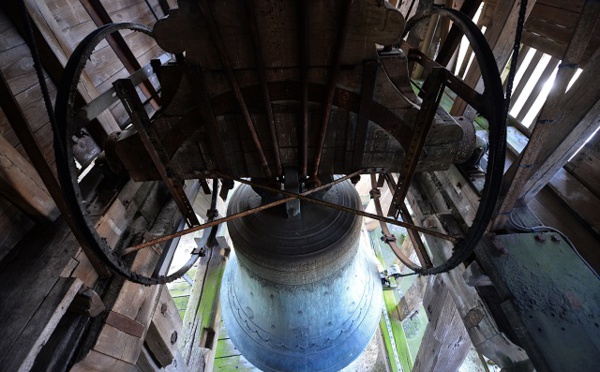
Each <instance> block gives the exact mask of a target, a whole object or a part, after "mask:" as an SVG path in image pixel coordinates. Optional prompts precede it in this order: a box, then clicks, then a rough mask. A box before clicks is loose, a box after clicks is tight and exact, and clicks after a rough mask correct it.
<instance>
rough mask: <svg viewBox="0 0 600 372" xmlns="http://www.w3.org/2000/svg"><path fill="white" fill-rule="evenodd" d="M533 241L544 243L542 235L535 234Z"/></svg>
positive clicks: (544, 238) (544, 239)
mask: <svg viewBox="0 0 600 372" xmlns="http://www.w3.org/2000/svg"><path fill="white" fill-rule="evenodd" d="M535 240H537V241H538V242H545V241H546V237H545V236H544V234H535Z"/></svg>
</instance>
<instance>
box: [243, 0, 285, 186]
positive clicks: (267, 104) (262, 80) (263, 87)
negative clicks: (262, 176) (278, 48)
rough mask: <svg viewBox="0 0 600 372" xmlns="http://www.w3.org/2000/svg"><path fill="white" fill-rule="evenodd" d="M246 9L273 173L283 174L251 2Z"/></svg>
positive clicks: (250, 0) (248, 2)
mask: <svg viewBox="0 0 600 372" xmlns="http://www.w3.org/2000/svg"><path fill="white" fill-rule="evenodd" d="M246 5H247V7H248V15H249V17H250V22H249V23H250V34H251V35H252V43H253V46H254V58H255V60H256V70H257V71H258V80H259V82H260V89H261V91H262V95H263V101H264V105H265V110H266V114H267V123H268V124H269V132H270V135H271V147H273V157H274V158H275V172H276V173H277V174H278V175H282V174H283V169H282V167H281V156H280V155H279V142H278V141H277V130H276V129H275V119H274V118H273V107H271V97H270V94H269V88H268V86H267V75H266V72H265V61H264V58H263V53H262V48H261V44H260V38H259V35H258V25H257V20H256V9H254V2H253V0H246Z"/></svg>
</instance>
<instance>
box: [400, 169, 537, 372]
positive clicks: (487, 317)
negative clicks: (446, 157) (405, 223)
mask: <svg viewBox="0 0 600 372" xmlns="http://www.w3.org/2000/svg"><path fill="white" fill-rule="evenodd" d="M451 170H453V171H452V172H451V173H454V175H453V176H452V177H453V178H454V179H456V180H459V181H458V183H460V185H461V186H462V185H465V186H464V189H462V192H464V193H466V194H472V195H471V196H470V197H467V199H463V200H465V201H467V200H473V201H476V200H477V194H476V192H475V191H474V190H472V189H470V188H469V187H470V186H469V184H468V182H467V181H466V180H465V179H464V178H462V176H461V175H460V173H459V172H458V171H457V170H456V169H455V167H451ZM420 183H421V185H422V186H421V187H422V188H415V189H414V190H413V192H412V193H411V194H409V198H408V200H409V203H410V205H411V208H412V209H413V211H414V212H415V213H416V216H415V218H416V219H417V220H420V221H424V223H425V224H426V225H428V226H430V227H435V228H437V229H438V230H440V231H444V230H445V228H444V225H443V224H442V223H441V221H440V219H439V218H438V216H436V214H435V213H436V210H440V211H442V213H444V212H445V211H446V210H447V208H448V207H449V206H451V208H453V209H454V210H459V208H457V206H454V202H455V201H458V200H459V199H458V198H457V197H456V196H454V197H452V198H450V197H449V196H448V195H449V194H458V192H457V190H456V189H455V186H453V185H456V186H458V185H457V183H456V181H454V182H452V184H448V181H447V179H446V180H444V179H443V178H442V179H440V178H437V177H436V174H435V173H434V174H430V175H427V174H423V175H422V177H421V179H420ZM428 184H429V185H430V186H428ZM438 184H441V185H442V187H441V188H440V187H439V186H438ZM420 190H423V191H420ZM427 190H433V191H435V190H443V191H444V193H442V195H440V196H441V198H440V196H438V197H436V196H435V195H431V194H427ZM424 191H425V195H427V196H424V195H423V194H422V193H423V192H424ZM435 192H439V191H435ZM429 193H431V191H429ZM444 194H445V195H444ZM429 201H431V202H429ZM469 203H472V201H469ZM428 204H429V205H428ZM477 204H478V202H475V203H474V204H473V205H472V206H471V208H476V206H477ZM423 211H425V213H427V212H429V213H433V214H429V215H427V214H424V213H423ZM427 238H428V239H427V242H428V244H429V248H430V250H431V251H432V253H434V254H433V257H432V258H433V261H434V264H435V263H436V262H438V261H437V260H444V259H447V257H449V256H448V255H449V254H450V253H451V252H452V245H451V244H447V242H443V241H441V240H439V239H437V238H433V237H427ZM464 270H465V268H464V267H463V266H462V265H460V266H458V267H457V268H455V269H454V270H452V271H450V272H448V273H444V274H441V275H439V276H438V277H439V278H440V280H442V281H443V282H444V283H446V285H447V287H448V289H449V293H450V295H451V296H452V299H453V300H454V304H455V306H456V308H457V310H458V312H459V314H460V316H461V318H462V320H463V323H464V325H465V327H466V329H467V332H468V334H469V337H470V338H471V341H472V343H473V346H474V347H475V349H477V350H478V351H479V352H481V353H482V354H483V355H485V356H486V357H487V358H489V359H491V360H493V361H494V362H495V363H497V364H498V365H499V366H501V367H502V368H504V367H509V366H514V365H517V364H521V363H526V362H527V360H528V357H527V354H526V353H525V352H524V351H523V350H522V349H520V348H518V347H517V346H516V345H514V344H513V343H511V342H510V341H509V340H508V339H507V338H506V336H505V335H504V334H503V333H501V332H500V331H499V329H498V326H497V325H496V323H495V321H494V319H493V317H492V316H491V314H490V311H489V310H488V309H487V307H486V305H485V304H484V303H483V301H482V300H481V298H480V297H479V295H478V293H477V291H476V289H475V288H473V287H471V286H469V285H467V283H465V280H464V278H463V272H464ZM474 312H475V313H477V314H478V316H477V321H476V322H472V319H473V317H472V316H470V315H469V314H471V315H472V314H473V313H474Z"/></svg>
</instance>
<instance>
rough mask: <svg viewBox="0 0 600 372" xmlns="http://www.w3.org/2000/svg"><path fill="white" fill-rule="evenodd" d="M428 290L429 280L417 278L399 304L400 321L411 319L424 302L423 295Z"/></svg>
mask: <svg viewBox="0 0 600 372" xmlns="http://www.w3.org/2000/svg"><path fill="white" fill-rule="evenodd" d="M426 288H427V279H426V278H425V277H423V276H419V277H417V279H416V280H415V282H414V283H413V284H412V285H411V286H410V288H408V290H407V291H406V293H404V296H402V298H401V299H400V302H399V303H398V314H399V315H400V320H404V319H406V318H409V317H411V316H412V315H414V313H415V312H416V311H417V310H418V309H419V307H420V306H421V304H422V302H423V295H424V294H425V289H426Z"/></svg>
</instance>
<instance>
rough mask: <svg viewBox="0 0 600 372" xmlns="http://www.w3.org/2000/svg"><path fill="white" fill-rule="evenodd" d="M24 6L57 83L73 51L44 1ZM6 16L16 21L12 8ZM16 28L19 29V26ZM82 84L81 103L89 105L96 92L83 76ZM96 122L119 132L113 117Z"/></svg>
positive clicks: (33, 0)
mask: <svg viewBox="0 0 600 372" xmlns="http://www.w3.org/2000/svg"><path fill="white" fill-rule="evenodd" d="M25 4H26V6H27V10H28V12H29V14H30V16H31V18H32V21H33V22H32V24H33V26H34V28H35V30H34V31H36V32H37V35H39V36H38V37H36V40H37V41H38V43H37V45H38V46H39V47H40V52H41V53H42V56H43V57H48V58H42V63H43V64H44V66H45V67H46V69H47V70H48V72H49V75H50V76H51V77H52V79H53V81H54V82H58V81H59V80H60V75H61V74H62V70H64V66H65V65H66V63H67V60H68V56H70V55H71V53H72V52H73V49H74V48H73V47H72V46H71V45H70V43H69V42H68V40H67V39H66V37H65V35H64V34H63V32H62V30H60V27H59V26H58V24H57V22H56V20H55V17H54V15H53V14H52V12H51V11H50V9H48V6H47V5H46V3H45V2H43V1H39V0H27V1H26V2H25ZM9 14H12V15H15V17H14V18H13V19H19V17H18V16H17V14H18V13H17V11H16V9H15V8H11V11H10V12H9ZM11 18H12V17H11ZM17 26H18V27H19V25H17ZM46 64H48V65H46ZM81 82H82V84H81V85H80V86H81V87H82V88H83V89H80V90H79V93H80V94H81V97H82V99H83V100H84V101H86V102H89V101H91V100H92V99H93V98H95V97H97V96H98V91H97V90H96V88H95V86H94V85H93V84H92V83H91V81H90V79H89V77H88V76H87V75H86V74H85V73H84V74H83V76H82V79H81ZM97 119H98V121H99V122H100V124H101V125H102V128H104V130H105V131H106V133H112V132H114V131H115V130H119V127H118V125H117V123H116V122H115V120H114V118H113V117H112V115H110V114H107V113H102V114H101V115H99V116H98V118H97Z"/></svg>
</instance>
